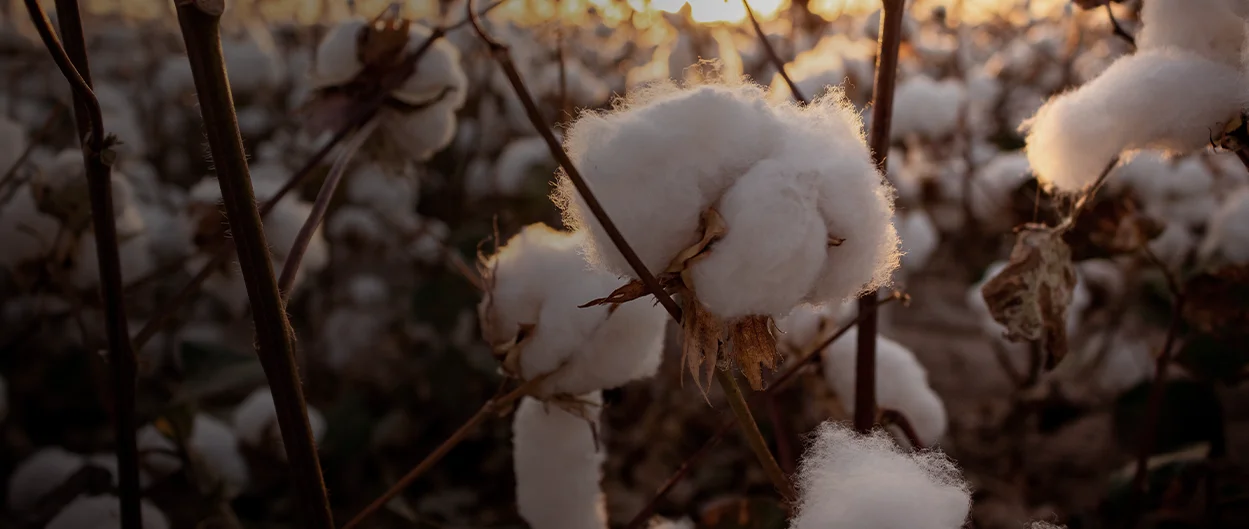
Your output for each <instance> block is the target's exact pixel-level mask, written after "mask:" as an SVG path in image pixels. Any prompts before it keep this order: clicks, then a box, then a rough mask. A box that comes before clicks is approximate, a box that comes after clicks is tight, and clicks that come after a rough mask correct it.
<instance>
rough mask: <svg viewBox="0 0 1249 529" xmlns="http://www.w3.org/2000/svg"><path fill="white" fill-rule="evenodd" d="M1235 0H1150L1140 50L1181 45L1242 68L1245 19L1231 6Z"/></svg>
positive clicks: (1143, 8) (1139, 38)
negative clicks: (1241, 58) (1241, 57)
mask: <svg viewBox="0 0 1249 529" xmlns="http://www.w3.org/2000/svg"><path fill="white" fill-rule="evenodd" d="M1231 3H1233V0H1149V1H1147V2H1144V3H1143V4H1142V5H1141V22H1142V23H1143V24H1144V26H1143V27H1142V28H1141V30H1140V32H1139V33H1138V34H1137V35H1136V46H1137V49H1139V50H1142V51H1144V50H1155V49H1161V48H1179V49H1183V50H1187V51H1190V52H1193V53H1196V54H1198V55H1201V56H1202V57H1205V58H1207V59H1209V60H1212V61H1217V62H1221V63H1223V64H1226V65H1228V66H1233V67H1239V66H1240V56H1241V49H1242V48H1243V46H1244V42H1245V21H1244V20H1243V19H1241V18H1240V17H1238V16H1237V15H1236V13H1235V12H1234V11H1233V10H1232V8H1231V5H1230V4H1231Z"/></svg>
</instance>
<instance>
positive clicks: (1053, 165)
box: [1025, 48, 1245, 192]
mask: <svg viewBox="0 0 1249 529" xmlns="http://www.w3.org/2000/svg"><path fill="white" fill-rule="evenodd" d="M1241 84H1242V76H1241V75H1240V72H1239V71H1238V70H1237V69H1236V68H1234V67H1231V66H1227V65H1225V64H1221V63H1218V62H1214V61H1211V60H1210V59H1206V58H1204V57H1201V56H1199V55H1196V54H1194V53H1191V52H1185V51H1179V50H1175V49H1170V48H1166V49H1158V50H1150V51H1142V52H1137V53H1136V54H1135V55H1132V56H1128V57H1124V58H1122V59H1119V60H1118V61H1115V63H1114V64H1113V65H1111V66H1110V67H1109V68H1107V69H1106V71H1105V72H1103V73H1102V75H1101V76H1099V77H1098V78H1097V79H1094V80H1093V81H1091V82H1089V83H1087V84H1085V85H1084V86H1082V87H1080V88H1078V89H1076V90H1074V91H1071V92H1067V93H1064V94H1062V95H1059V96H1057V97H1054V98H1053V99H1051V100H1050V101H1049V102H1047V103H1046V104H1045V106H1043V107H1041V109H1040V110H1039V111H1037V113H1036V115H1035V116H1034V117H1033V118H1032V119H1031V120H1030V121H1029V122H1028V123H1027V124H1025V128H1027V129H1028V136H1027V144H1028V146H1027V154H1028V161H1029V163H1031V165H1032V168H1033V170H1034V171H1035V172H1036V174H1037V178H1038V179H1039V180H1040V181H1041V183H1042V184H1043V185H1044V186H1046V187H1047V188H1053V189H1057V190H1059V191H1063V192H1074V191H1079V190H1081V189H1083V188H1084V187H1085V186H1087V185H1089V184H1091V183H1093V181H1095V180H1096V179H1097V177H1098V175H1100V174H1101V172H1102V171H1103V170H1104V169H1105V168H1106V166H1107V164H1109V163H1110V161H1111V160H1113V159H1114V157H1115V156H1117V155H1118V154H1119V153H1120V152H1122V151H1124V150H1133V149H1149V148H1153V149H1160V150H1164V151H1170V152H1179V153H1182V152H1185V151H1189V150H1193V149H1198V148H1201V147H1204V146H1205V145H1206V144H1207V143H1209V141H1210V133H1211V132H1210V131H1218V130H1222V128H1223V127H1222V123H1225V122H1227V121H1228V120H1229V119H1231V118H1232V117H1234V116H1235V115H1236V114H1237V113H1238V112H1239V111H1240V109H1241V107H1242V106H1243V104H1244V102H1245V95H1244V90H1243V89H1242V88H1241Z"/></svg>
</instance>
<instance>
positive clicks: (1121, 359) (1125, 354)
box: [1097, 339, 1154, 394]
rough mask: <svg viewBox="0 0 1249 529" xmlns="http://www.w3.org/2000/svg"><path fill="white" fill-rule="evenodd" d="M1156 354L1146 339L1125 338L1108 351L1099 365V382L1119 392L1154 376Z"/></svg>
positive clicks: (1100, 384)
mask: <svg viewBox="0 0 1249 529" xmlns="http://www.w3.org/2000/svg"><path fill="white" fill-rule="evenodd" d="M1153 374H1154V354H1153V351H1152V349H1151V348H1150V347H1149V344H1148V343H1147V342H1145V341H1144V340H1139V339H1137V340H1123V341H1121V342H1119V343H1116V344H1114V345H1113V346H1112V347H1111V348H1110V349H1108V350H1107V351H1106V356H1105V357H1103V358H1102V362H1101V364H1100V365H1099V366H1097V384H1098V386H1100V387H1101V388H1102V389H1103V390H1105V391H1109V392H1111V393H1113V394H1119V393H1122V392H1124V391H1127V390H1129V389H1132V388H1133V387H1134V386H1136V385H1137V384H1139V383H1140V382H1142V381H1144V380H1148V379H1150V378H1152V377H1153Z"/></svg>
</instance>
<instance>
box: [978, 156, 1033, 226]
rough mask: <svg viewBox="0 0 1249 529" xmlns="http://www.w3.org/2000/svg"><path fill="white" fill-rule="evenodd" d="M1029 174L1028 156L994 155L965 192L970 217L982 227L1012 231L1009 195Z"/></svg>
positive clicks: (1030, 172)
mask: <svg viewBox="0 0 1249 529" xmlns="http://www.w3.org/2000/svg"><path fill="white" fill-rule="evenodd" d="M1031 174H1032V167H1031V166H1030V165H1028V157H1027V156H1025V155H1024V154H1023V153H1022V152H1012V153H1006V154H1001V155H998V156H995V157H994V158H993V159H992V160H990V161H989V163H987V164H985V165H984V166H983V167H981V168H980V170H979V171H976V173H975V175H974V176H973V177H972V181H971V189H970V190H969V191H970V193H971V195H970V205H971V212H972V215H974V216H975V217H976V220H978V221H980V223H982V224H990V225H993V226H997V227H1001V228H1013V227H1014V226H1010V224H1013V219H1012V214H1011V210H1010V208H1011V193H1013V192H1014V191H1015V190H1016V189H1019V186H1021V185H1023V183H1024V182H1026V181H1028V178H1029V177H1030V175H1031Z"/></svg>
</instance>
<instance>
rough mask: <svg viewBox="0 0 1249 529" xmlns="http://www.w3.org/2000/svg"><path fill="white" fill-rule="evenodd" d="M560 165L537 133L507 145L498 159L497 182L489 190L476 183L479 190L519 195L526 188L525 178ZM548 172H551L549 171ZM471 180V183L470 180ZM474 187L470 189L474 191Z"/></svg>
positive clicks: (496, 163)
mask: <svg viewBox="0 0 1249 529" xmlns="http://www.w3.org/2000/svg"><path fill="white" fill-rule="evenodd" d="M556 166H557V165H556V163H555V160H554V159H552V158H551V150H550V149H549V148H548V147H547V145H546V141H544V140H543V139H542V138H540V137H537V136H530V137H527V138H521V139H518V140H515V141H513V142H511V143H509V144H507V146H506V147H504V148H503V152H501V153H499V158H498V159H497V160H496V161H495V163H494V179H493V182H491V183H492V184H493V186H491V187H490V188H489V190H486V189H481V186H473V187H474V188H476V189H475V191H477V193H478V194H490V193H492V194H497V195H502V196H515V195H516V194H518V193H520V191H521V190H522V189H524V185H525V181H526V180H527V179H529V178H530V177H531V176H532V175H533V174H534V173H535V172H536V171H537V170H540V169H553V168H555V167H556ZM546 174H547V175H549V174H550V172H549V171H548V172H547V173H546ZM470 184H471V183H470ZM473 191H474V190H470V193H472V192H473Z"/></svg>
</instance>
